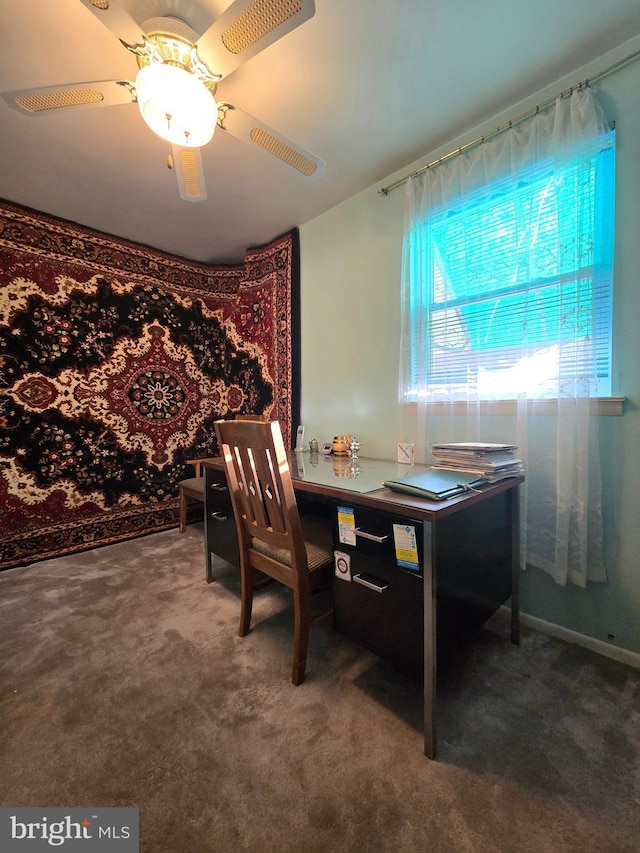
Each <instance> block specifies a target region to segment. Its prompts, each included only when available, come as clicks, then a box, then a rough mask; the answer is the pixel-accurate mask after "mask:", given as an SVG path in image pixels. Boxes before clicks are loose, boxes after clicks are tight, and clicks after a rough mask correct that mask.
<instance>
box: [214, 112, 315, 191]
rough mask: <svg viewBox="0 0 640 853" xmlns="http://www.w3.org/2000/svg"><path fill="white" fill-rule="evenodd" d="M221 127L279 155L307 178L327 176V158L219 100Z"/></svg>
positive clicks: (219, 123) (308, 179)
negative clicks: (325, 164)
mask: <svg viewBox="0 0 640 853" xmlns="http://www.w3.org/2000/svg"><path fill="white" fill-rule="evenodd" d="M218 127H220V128H222V130H226V131H228V132H229V133H230V134H231V135H232V136H235V137H237V138H238V139H241V140H242V141H243V142H248V143H249V145H254V146H257V147H258V148H262V150H263V151H266V152H267V153H269V154H272V155H273V156H274V157H277V158H278V159H279V160H280V161H281V162H282V163H284V164H285V166H288V167H289V168H290V169H293V171H294V172H295V173H296V174H297V175H298V176H299V177H301V178H304V179H305V180H307V181H317V180H318V179H319V178H321V177H322V176H323V175H324V160H321V159H320V158H319V157H316V156H315V154H312V153H311V152H310V151H307V150H306V149H304V148H301V147H300V146H299V145H296V144H295V142H291V140H290V139H287V138H286V136H282V135H281V134H280V133H276V131H275V130H273V129H272V128H270V127H269V126H268V125H266V124H263V123H262V122H261V121H258V120H257V119H256V118H254V117H253V116H250V115H248V113H245V112H243V111H242V110H239V109H238V108H237V107H234V106H232V105H231V104H227V103H224V102H222V103H220V102H219V103H218Z"/></svg>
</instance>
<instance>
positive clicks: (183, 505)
mask: <svg viewBox="0 0 640 853" xmlns="http://www.w3.org/2000/svg"><path fill="white" fill-rule="evenodd" d="M179 520H180V533H184V531H185V530H186V527H187V496H186V495H185V493H184V492H183V491H182V489H180V515H179Z"/></svg>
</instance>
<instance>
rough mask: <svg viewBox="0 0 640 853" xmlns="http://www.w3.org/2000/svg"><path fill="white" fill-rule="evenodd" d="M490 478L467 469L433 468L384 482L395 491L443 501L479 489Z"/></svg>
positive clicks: (384, 484)
mask: <svg viewBox="0 0 640 853" xmlns="http://www.w3.org/2000/svg"><path fill="white" fill-rule="evenodd" d="M487 484H488V480H486V479H485V478H484V477H478V476H477V475H475V474H469V473H466V472H465V471H447V470H444V469H440V468H438V469H435V468H432V469H431V470H429V471H421V472H420V473H418V474H405V476H404V477H399V478H398V479H397V480H385V481H384V483H383V484H382V485H383V486H385V487H386V488H387V489H391V490H392V491H394V492H403V493H404V494H407V495H414V496H415V497H418V498H427V499H428V500H432V501H443V500H447V498H454V497H456V496H457V495H463V494H464V493H465V492H475V491H478V490H479V489H480V488H481V486H486V485H487Z"/></svg>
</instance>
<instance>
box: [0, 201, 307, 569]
mask: <svg viewBox="0 0 640 853" xmlns="http://www.w3.org/2000/svg"><path fill="white" fill-rule="evenodd" d="M298 278H299V257H298V235H297V231H293V232H291V233H289V234H287V235H284V236H283V237H281V238H279V239H277V240H275V241H273V242H272V243H270V244H269V245H267V246H263V247H260V248H257V249H250V250H248V251H247V255H246V258H245V261H244V263H241V264H236V265H224V266H212V265H204V264H198V263H195V262H191V261H187V260H184V259H182V258H176V257H172V256H170V255H166V254H163V253H161V252H159V251H157V250H154V249H149V248H147V247H144V246H139V245H136V244H134V243H128V242H126V241H122V240H119V239H117V238H114V237H110V236H108V235H105V234H100V233H98V232H95V231H91V230H89V229H85V228H81V227H79V226H76V225H72V224H70V223H67V222H63V221H60V220H56V219H53V218H51V217H47V216H44V215H42V214H40V213H37V212H34V211H30V210H26V209H24V208H19V207H17V206H14V205H9V204H5V203H0V517H1V521H0V568H9V567H12V566H18V565H25V564H28V563H30V562H33V561H35V560H40V559H44V558H48V557H54V556H59V555H61V554H68V553H71V552H74V551H79V550H83V549H86V548H91V547H95V546H97V545H103V544H106V543H108V542H115V541H118V540H123V539H128V538H131V537H133V536H138V535H141V534H144V533H150V532H152V531H158V530H163V529H165V528H168V527H172V526H175V525H176V523H177V493H178V487H177V484H178V482H179V481H180V480H181V479H184V478H185V477H189V476H193V472H192V469H191V468H190V467H189V466H188V465H187V464H186V460H187V459H192V458H196V457H204V456H213V455H215V454H216V453H217V447H216V443H215V434H214V428H213V422H214V421H215V420H216V419H218V418H226V417H234V416H236V415H237V414H241V413H242V414H248V413H263V414H268V415H269V416H270V417H272V418H276V419H278V420H279V421H280V424H281V426H282V430H283V433H284V434H285V441H286V442H287V444H288V445H290V444H291V436H292V434H293V432H294V429H295V427H296V426H297V420H298V408H299V399H298V381H299V379H298V377H299V357H298V347H299V341H298V332H299V330H298V325H299V310H298V300H299V280H298Z"/></svg>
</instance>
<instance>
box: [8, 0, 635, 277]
mask: <svg viewBox="0 0 640 853" xmlns="http://www.w3.org/2000/svg"><path fill="white" fill-rule="evenodd" d="M121 5H122V6H123V7H124V8H125V9H126V10H127V11H128V12H129V13H130V14H131V15H132V16H133V17H134V18H135V19H136V21H138V22H139V23H142V22H143V21H145V20H146V19H147V18H150V17H152V16H155V15H173V16H176V17H179V18H181V19H182V20H184V21H185V22H186V23H188V24H189V25H190V26H191V27H192V28H193V29H195V30H196V31H197V32H203V31H204V30H205V29H207V27H208V26H210V24H211V23H213V21H214V20H215V19H216V18H217V17H218V16H219V14H220V13H221V12H222V11H224V9H225V8H226V7H227V6H228V5H229V0H121ZM638 34H640V0H607V2H602V0H484V2H478V0H316V14H315V16H314V17H313V18H312V19H311V20H310V21H307V22H306V23H304V24H302V26H300V27H298V28H297V29H296V30H294V31H293V32H292V33H289V34H288V35H286V36H285V37H284V38H283V39H281V40H280V41H279V42H277V43H276V44H274V45H272V46H271V47H268V48H267V49H266V50H265V51H263V52H262V53H261V54H259V55H258V56H255V57H254V58H253V59H251V60H249V61H248V62H247V63H246V64H245V65H243V66H242V67H241V68H240V69H238V70H237V71H235V72H234V73H233V74H231V75H230V76H229V77H228V78H225V79H224V80H223V81H222V82H221V83H220V85H219V87H218V93H217V97H218V98H219V99H222V100H225V101H230V102H231V103H233V104H236V105H237V106H238V107H239V108H241V109H242V110H244V111H246V112H248V113H250V114H251V115H253V116H255V117H256V118H258V119H260V120H261V121H263V122H265V123H266V124H267V125H269V126H271V127H272V128H274V129H275V130H277V131H278V132H280V133H282V134H284V135H285V136H286V137H288V138H289V139H291V140H293V141H294V142H296V143H298V144H299V145H301V146H303V147H304V148H307V149H308V150H310V151H312V152H313V153H314V154H316V155H317V156H319V157H320V158H322V159H323V160H324V161H325V162H326V170H325V175H324V177H323V178H322V179H321V180H320V181H318V182H316V183H306V182H304V181H303V180H301V179H300V178H298V177H297V176H296V175H295V174H294V173H292V172H291V171H290V170H289V169H286V168H285V167H283V166H282V164H280V163H279V161H278V160H276V159H275V158H273V157H271V156H270V155H268V154H266V153H264V152H262V151H261V150H258V149H253V148H252V147H250V146H248V145H246V144H243V143H242V142H240V141H238V140H236V139H234V138H233V137H230V136H229V135H228V134H225V133H224V132H221V131H218V132H217V133H216V134H215V135H214V138H213V140H212V142H211V143H210V144H209V145H208V146H206V147H205V148H203V149H202V158H203V164H204V170H205V176H206V184H207V192H208V198H207V200H206V201H203V202H199V203H196V204H193V203H189V202H185V201H182V200H181V199H180V197H179V195H178V189H177V184H176V178H175V175H174V174H173V173H172V172H170V171H169V170H168V169H167V168H166V156H167V145H166V143H164V142H162V140H160V139H158V138H157V137H156V136H155V135H154V134H153V133H152V132H151V131H150V130H149V129H148V128H147V127H146V125H145V124H144V123H143V121H142V119H141V118H140V115H139V113H138V110H137V107H136V105H135V104H126V105H118V106H110V107H104V108H100V109H77V110H74V111H67V113H66V114H65V115H59V114H55V115H54V114H49V115H46V114H45V115H43V116H37V117H30V116H27V115H22V114H20V113H19V112H17V111H16V110H13V109H10V108H9V107H8V106H7V105H6V103H5V102H4V101H3V100H1V99H0V164H1V165H0V198H4V199H6V200H9V201H15V202H18V203H20V204H23V205H26V206H28V207H32V208H35V209H37V210H41V211H44V212H46V213H49V214H53V215H55V216H59V217H62V218H63V219H68V220H71V221H73V222H78V223H81V224H83V225H87V226H89V227H91V228H96V229H98V230H101V231H105V232H107V233H110V234H114V235H117V236H120V237H125V238H127V239H129V240H134V241H136V242H138V243H143V244H147V245H150V246H154V247H157V248H160V249H163V250H164V251H167V252H170V253H172V254H176V255H181V256H184V257H188V258H192V259H195V260H199V261H213V262H224V261H234V260H239V259H241V258H242V256H243V254H244V250H245V248H247V247H248V246H251V245H256V244H260V243H264V242H267V241H269V240H271V239H272V238H274V237H276V236H277V235H278V234H280V233H282V232H283V231H286V230H288V229H289V228H291V227H293V226H295V225H302V224H303V223H305V222H307V221H309V220H310V219H313V218H314V217H315V216H318V215H319V214H320V213H322V212H323V211H325V210H328V209H329V208H331V207H333V206H334V205H336V204H339V203H340V202H341V201H343V200H344V199H346V198H348V197H349V196H351V195H353V194H355V193H356V192H358V191H360V190H362V189H364V188H366V187H369V186H371V185H372V184H374V183H375V182H378V181H382V180H383V179H384V178H386V177H387V176H388V175H390V174H391V173H392V172H394V171H395V170H397V169H399V168H402V167H403V166H405V165H407V164H409V163H411V162H412V161H414V160H416V159H417V158H419V157H421V156H423V155H424V154H427V153H428V152H429V151H433V150H434V149H435V148H437V147H438V146H439V145H442V144H444V143H446V142H447V141H448V140H451V139H453V138H455V137H456V136H457V135H458V134H459V133H461V132H463V131H465V130H467V129H469V128H471V127H473V126H475V125H477V124H478V123H479V122H481V121H482V120H487V119H489V118H490V117H491V116H493V115H495V114H497V113H498V112H499V111H500V110H502V109H505V108H508V107H510V106H511V105H513V104H516V103H517V102H518V101H520V100H521V99H522V98H525V97H527V96H529V95H531V94H532V93H534V92H536V91H538V90H539V89H541V88H543V87H544V86H547V85H549V84H551V83H553V82H554V81H556V80H558V79H559V78H560V77H562V76H563V75H565V74H568V73H571V72H572V71H574V69H577V68H579V67H580V66H581V65H583V64H585V63H586V62H588V61H590V60H592V59H594V58H596V57H598V56H600V55H601V54H603V53H605V52H606V51H608V50H610V49H612V48H614V47H616V46H617V45H619V44H621V43H622V42H624V41H626V40H628V39H630V38H632V37H634V36H636V35H638ZM0 39H1V40H2V63H1V68H0V92H4V91H11V90H17V89H26V88H31V87H36V86H51V85H55V84H64V83H76V82H90V81H97V80H106V79H116V78H117V79H130V80H133V79H134V78H135V75H136V72H137V64H136V60H135V57H134V56H133V55H132V54H131V53H130V52H128V51H127V50H125V49H124V48H123V47H122V46H121V45H119V44H118V42H117V41H116V39H115V37H114V36H113V35H112V34H111V33H110V32H109V31H108V30H107V29H105V27H104V26H102V25H101V24H100V22H99V21H98V20H96V18H95V17H94V16H93V15H92V14H91V13H90V12H89V11H88V10H87V9H86V8H85V7H84V6H83V5H82V4H81V3H80V2H79V0H20V2H18V0H0ZM576 82H577V81H576Z"/></svg>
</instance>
